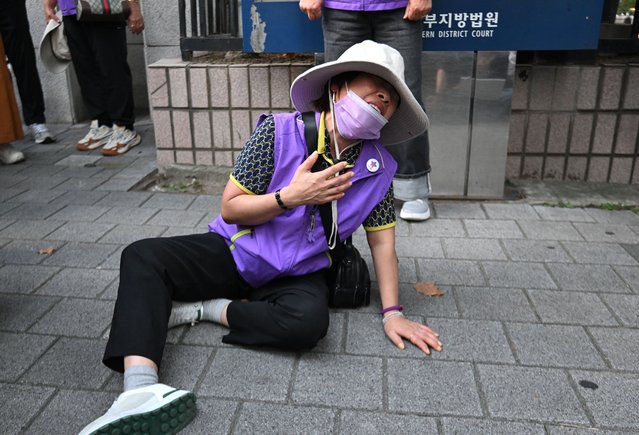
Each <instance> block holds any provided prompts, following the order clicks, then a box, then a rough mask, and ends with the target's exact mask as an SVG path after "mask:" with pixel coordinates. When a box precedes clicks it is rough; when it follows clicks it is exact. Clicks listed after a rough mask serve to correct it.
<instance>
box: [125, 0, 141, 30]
mask: <svg viewBox="0 0 639 435" xmlns="http://www.w3.org/2000/svg"><path fill="white" fill-rule="evenodd" d="M129 5H130V6H131V15H129V19H128V20H127V25H128V26H129V29H130V30H131V33H135V34H136V35H137V34H139V33H142V31H143V30H144V18H143V17H142V12H140V3H138V2H137V1H133V2H129Z"/></svg>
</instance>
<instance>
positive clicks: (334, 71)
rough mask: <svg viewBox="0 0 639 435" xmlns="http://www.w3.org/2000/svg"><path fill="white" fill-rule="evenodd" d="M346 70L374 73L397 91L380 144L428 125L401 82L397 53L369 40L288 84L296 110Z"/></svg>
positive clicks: (404, 137)
mask: <svg viewBox="0 0 639 435" xmlns="http://www.w3.org/2000/svg"><path fill="white" fill-rule="evenodd" d="M349 71H361V72H365V73H368V74H373V75H376V76H377V77H380V78H382V79H384V80H386V81H387V82H388V83H390V84H391V85H392V86H393V87H394V88H395V90H396V91H397V93H398V94H399V98H400V103H399V107H398V108H397V111H396V112H395V113H394V114H393V116H392V117H391V119H389V121H388V124H386V126H384V128H382V131H381V137H380V140H381V142H382V143H383V144H384V145H392V144H396V143H400V142H404V141H406V140H408V139H411V138H413V137H416V136H419V135H420V134H422V133H423V132H424V131H425V130H426V129H427V128H428V117H427V116H426V113H425V112H424V110H423V109H422V107H421V106H420V105H419V103H418V102H417V100H416V99H415V97H413V94H412V93H411V91H410V89H408V86H406V83H405V82H404V59H402V56H401V54H399V52H398V51H397V50H395V49H394V48H391V47H389V46H388V45H385V44H378V43H377V42H373V41H364V42H360V43H359V44H355V45H353V46H352V47H350V48H349V49H348V50H346V51H345V52H344V53H343V54H342V55H341V56H340V57H339V58H338V59H337V60H335V61H332V62H326V63H324V64H321V65H318V66H315V67H313V68H311V69H309V70H308V71H306V72H304V73H302V74H300V75H299V76H298V77H297V78H296V79H295V81H293V84H292V85H291V101H292V102H293V106H295V108H296V109H297V110H299V111H300V112H308V111H312V110H314V109H313V107H312V103H313V101H315V100H317V99H318V98H320V97H321V96H322V95H323V94H324V91H325V90H326V86H327V85H328V81H329V79H331V78H333V77H335V76H336V75H338V74H341V73H343V72H349Z"/></svg>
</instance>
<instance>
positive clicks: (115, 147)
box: [102, 124, 142, 156]
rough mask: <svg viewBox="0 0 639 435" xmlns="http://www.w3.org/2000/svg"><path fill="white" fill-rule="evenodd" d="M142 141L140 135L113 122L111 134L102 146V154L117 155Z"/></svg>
mask: <svg viewBox="0 0 639 435" xmlns="http://www.w3.org/2000/svg"><path fill="white" fill-rule="evenodd" d="M140 142H142V137H141V136H140V135H139V134H138V133H136V132H135V131H132V130H129V129H128V128H126V127H121V126H119V125H115V124H113V134H112V135H111V138H110V139H109V141H108V142H107V143H106V145H104V146H103V147H102V155H103V156H119V155H120V154H124V153H126V152H127V151H129V150H130V149H131V148H133V147H134V146H136V145H139V144H140Z"/></svg>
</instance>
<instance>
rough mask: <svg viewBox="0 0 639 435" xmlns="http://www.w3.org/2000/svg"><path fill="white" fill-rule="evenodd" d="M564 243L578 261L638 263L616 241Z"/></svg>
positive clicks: (591, 262) (634, 264) (630, 264)
mask: <svg viewBox="0 0 639 435" xmlns="http://www.w3.org/2000/svg"><path fill="white" fill-rule="evenodd" d="M563 245H564V247H565V248H566V250H568V253H569V254H570V255H572V257H573V258H574V259H575V261H576V262H577V263H589V264H621V265H629V266H637V265H638V263H637V261H636V260H635V259H634V258H633V257H631V256H630V255H629V254H628V253H627V252H626V250H625V249H623V248H622V247H621V246H619V245H618V244H616V243H597V242H585V243H580V242H564V243H563Z"/></svg>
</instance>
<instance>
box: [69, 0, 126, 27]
mask: <svg viewBox="0 0 639 435" xmlns="http://www.w3.org/2000/svg"><path fill="white" fill-rule="evenodd" d="M75 7H76V12H75V13H76V17H77V18H78V21H103V22H118V21H126V20H127V19H128V18H129V15H131V7H130V6H129V2H128V0H76V6H75Z"/></svg>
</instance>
